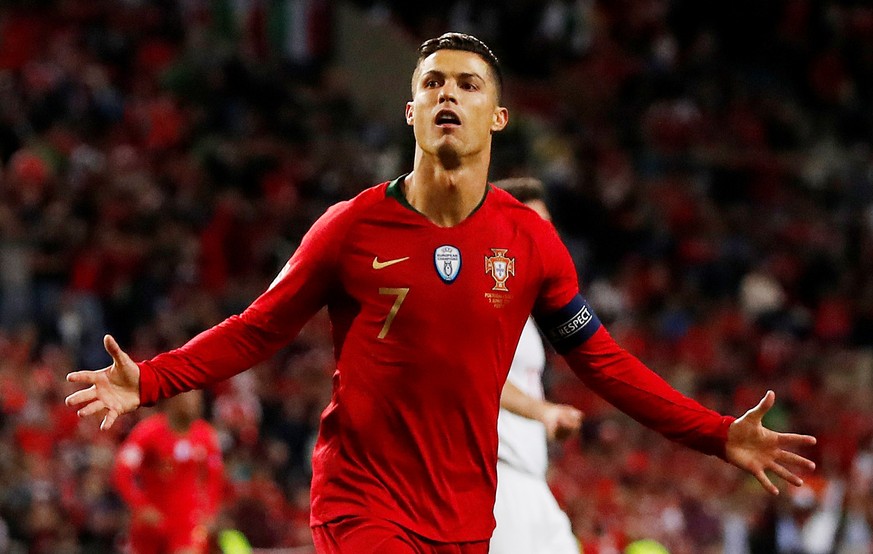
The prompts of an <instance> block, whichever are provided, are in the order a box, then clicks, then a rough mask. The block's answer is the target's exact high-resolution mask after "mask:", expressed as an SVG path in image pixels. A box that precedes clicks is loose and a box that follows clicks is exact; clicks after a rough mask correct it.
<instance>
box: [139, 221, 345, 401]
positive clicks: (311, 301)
mask: <svg viewBox="0 0 873 554" xmlns="http://www.w3.org/2000/svg"><path fill="white" fill-rule="evenodd" d="M337 212H341V205H337V206H334V207H333V208H331V209H330V210H328V212H327V213H326V214H325V215H324V216H323V217H322V218H321V219H320V220H319V221H318V222H316V224H315V225H314V226H313V227H312V229H311V230H310V231H309V232H308V233H307V234H306V236H305V237H304V239H303V242H302V243H301V245H300V247H299V248H298V249H297V251H296V252H295V253H294V255H293V256H292V257H291V259H290V260H289V261H288V263H287V264H286V265H285V267H284V268H283V269H282V271H281V273H279V275H278V276H277V277H276V279H275V281H273V283H272V284H271V285H270V287H269V288H268V289H267V291H266V292H264V293H263V294H262V295H261V296H260V297H258V299H257V300H255V301H254V302H253V303H252V305H251V306H249V307H248V308H247V309H246V310H245V311H244V312H243V313H242V314H240V315H234V316H231V317H229V318H227V319H226V320H224V321H223V322H221V323H219V324H218V325H216V326H215V327H212V328H211V329H208V330H206V331H204V332H202V333H200V334H199V335H197V336H196V337H194V338H193V339H191V340H190V341H189V342H188V343H186V344H185V345H184V346H182V347H180V348H177V349H175V350H172V351H170V352H166V353H164V354H160V355H158V356H156V357H154V358H152V359H151V360H148V361H145V362H140V363H139V364H138V365H139V368H140V402H141V403H142V404H143V405H145V406H149V405H152V404H154V403H155V402H157V401H158V400H160V399H161V398H167V397H170V396H173V395H175V394H178V393H180V392H184V391H188V390H192V389H198V388H203V387H205V386H207V385H210V384H212V383H216V382H218V381H222V380H224V379H227V378H229V377H232V376H234V375H236V374H237V373H240V372H242V371H245V370H247V369H249V368H250V367H252V366H254V365H255V364H257V363H259V362H261V361H263V360H266V359H268V358H270V357H271V356H273V355H274V354H275V353H276V352H277V351H278V350H279V349H280V348H282V347H283V346H284V345H286V344H287V343H289V342H290V341H291V340H293V339H294V337H296V336H297V333H298V332H299V331H300V329H301V328H302V327H303V325H304V324H305V323H306V322H307V321H308V320H309V319H310V318H311V317H312V316H313V315H315V313H316V312H317V311H318V310H319V309H320V308H321V307H322V306H324V305H325V304H326V302H327V295H328V292H329V291H330V290H331V287H332V286H333V284H334V283H335V281H336V270H335V268H336V260H337V256H338V253H339V249H340V248H341V243H342V238H343V234H344V232H345V229H346V225H343V224H336V223H334V222H335V221H336V220H337V217H336V216H337Z"/></svg>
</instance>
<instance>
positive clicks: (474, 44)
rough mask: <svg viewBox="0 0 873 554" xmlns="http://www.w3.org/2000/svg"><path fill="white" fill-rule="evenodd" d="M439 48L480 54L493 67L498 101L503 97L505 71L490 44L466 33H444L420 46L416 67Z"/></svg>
mask: <svg viewBox="0 0 873 554" xmlns="http://www.w3.org/2000/svg"><path fill="white" fill-rule="evenodd" d="M439 50H463V51H465V52H472V53H474V54H478V55H479V57H480V58H482V59H483V60H485V63H487V64H488V67H489V68H490V69H491V73H492V77H494V85H495V86H496V88H497V101H498V103H499V102H500V100H501V98H503V71H502V70H501V69H500V61H499V60H498V59H497V56H495V55H494V52H492V51H491V49H490V48H488V45H487V44H485V43H484V42H482V41H481V40H479V39H478V38H476V37H474V36H473V35H467V34H464V33H444V34H442V35H440V36H438V37H436V38H431V39H428V40H426V41H424V42H422V43H421V46H419V47H418V61H417V62H416V64H415V67H416V69H418V66H419V65H420V64H421V62H422V61H424V59H425V58H427V57H428V56H430V55H431V54H433V53H434V52H437V51H439Z"/></svg>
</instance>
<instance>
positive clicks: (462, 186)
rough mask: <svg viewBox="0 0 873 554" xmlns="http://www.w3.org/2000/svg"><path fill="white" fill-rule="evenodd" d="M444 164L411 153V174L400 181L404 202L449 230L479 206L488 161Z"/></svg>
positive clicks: (423, 154)
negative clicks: (402, 184)
mask: <svg viewBox="0 0 873 554" xmlns="http://www.w3.org/2000/svg"><path fill="white" fill-rule="evenodd" d="M482 159H483V160H484V162H482V161H481V160H477V161H476V162H475V163H464V161H463V160H462V161H461V163H453V164H451V165H450V166H449V167H447V165H448V164H445V163H443V162H442V161H440V158H439V157H438V156H433V155H428V154H426V153H425V152H424V151H423V150H421V148H418V147H416V149H415V163H414V166H413V167H414V169H413V171H412V173H410V174H409V175H408V176H407V177H406V180H405V181H404V195H405V196H406V200H407V202H409V204H410V205H411V206H412V207H413V208H415V209H416V210H417V211H418V212H420V213H421V214H423V215H424V216H425V217H427V218H428V219H429V220H430V221H432V222H433V223H434V224H435V225H438V226H440V227H453V226H455V225H457V224H458V223H460V222H462V221H463V220H464V219H466V218H467V216H469V215H470V214H471V213H473V210H475V209H476V207H477V206H479V204H480V203H481V202H482V197H483V196H484V195H485V189H486V187H487V185H488V159H489V155H488V154H486V155H485V157H484V158H482Z"/></svg>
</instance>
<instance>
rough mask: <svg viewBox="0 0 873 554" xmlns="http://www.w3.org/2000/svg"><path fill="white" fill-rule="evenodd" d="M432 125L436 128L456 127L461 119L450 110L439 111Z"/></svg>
mask: <svg viewBox="0 0 873 554" xmlns="http://www.w3.org/2000/svg"><path fill="white" fill-rule="evenodd" d="M434 123H436V125H437V127H458V126H460V125H461V118H460V117H458V114H456V113H455V112H453V111H451V110H440V111H439V112H438V113H437V115H436V117H435V118H434Z"/></svg>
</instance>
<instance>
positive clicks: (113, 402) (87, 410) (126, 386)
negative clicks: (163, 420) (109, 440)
mask: <svg viewBox="0 0 873 554" xmlns="http://www.w3.org/2000/svg"><path fill="white" fill-rule="evenodd" d="M103 346H104V348H106V351H107V352H108V353H109V355H110V356H112V365H110V366H108V367H104V368H103V369H98V370H93V371H90V370H84V371H74V372H72V373H68V374H67V381H69V382H71V383H81V384H84V385H90V386H89V387H88V388H86V389H82V390H79V391H76V392H74V393H73V394H71V395H70V396H68V397H67V398H66V400H65V402H66V404H67V406H78V405H82V407H81V408H79V410H78V412H76V413H77V414H78V415H79V417H88V416H90V415H94V414H98V413H101V412H105V413H104V415H103V421H102V422H101V423H100V429H102V430H106V429H109V428H110V427H112V424H113V423H115V420H116V419H117V418H118V416H120V415H121V414H126V413H128V412H132V411H133V410H135V409H137V408H138V407H139V366H138V365H136V364H135V363H134V362H133V360H131V359H130V357H129V356H128V355H127V354H125V353H124V351H123V350H121V348H120V347H119V346H118V343H117V342H115V339H114V338H112V336H111V335H106V336H105V337H103Z"/></svg>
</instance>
